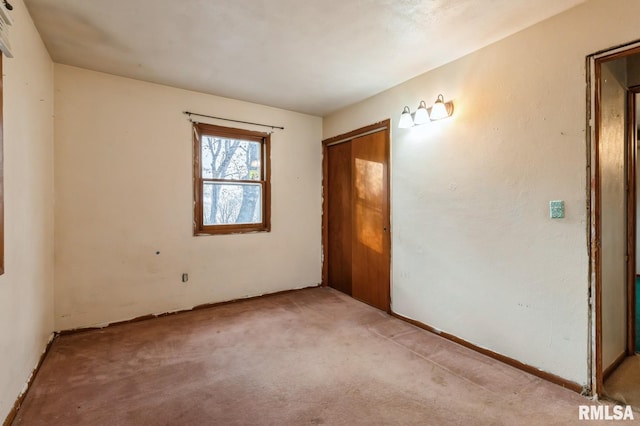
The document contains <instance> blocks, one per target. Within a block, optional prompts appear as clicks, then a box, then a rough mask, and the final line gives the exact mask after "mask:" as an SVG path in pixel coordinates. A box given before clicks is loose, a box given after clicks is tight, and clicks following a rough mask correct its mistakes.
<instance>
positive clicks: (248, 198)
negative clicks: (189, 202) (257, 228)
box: [202, 182, 262, 225]
mask: <svg viewBox="0 0 640 426" xmlns="http://www.w3.org/2000/svg"><path fill="white" fill-rule="evenodd" d="M202 189H203V191H202V193H203V196H202V207H203V209H202V211H203V215H204V217H203V223H204V224H205V225H231V224H245V223H261V222H262V185H260V184H228V183H211V182H206V183H204V186H203V188H202Z"/></svg>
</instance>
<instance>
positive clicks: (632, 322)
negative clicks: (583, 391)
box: [625, 90, 638, 355]
mask: <svg viewBox="0 0 640 426" xmlns="http://www.w3.org/2000/svg"><path fill="white" fill-rule="evenodd" d="M626 125H627V140H626V143H625V149H626V153H625V156H626V161H625V163H626V166H627V177H626V179H627V192H626V199H627V355H633V354H634V353H635V351H636V350H635V348H636V213H637V212H636V203H637V200H636V176H637V171H636V161H637V158H636V153H637V152H638V148H637V144H636V139H637V138H636V134H637V130H636V93H635V92H634V91H632V90H627V118H626Z"/></svg>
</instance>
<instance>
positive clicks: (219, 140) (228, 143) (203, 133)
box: [193, 123, 271, 235]
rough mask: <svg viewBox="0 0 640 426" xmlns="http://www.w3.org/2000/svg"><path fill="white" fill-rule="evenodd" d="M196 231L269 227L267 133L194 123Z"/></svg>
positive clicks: (237, 231) (202, 233)
mask: <svg viewBox="0 0 640 426" xmlns="http://www.w3.org/2000/svg"><path fill="white" fill-rule="evenodd" d="M193 134H194V142H193V173H194V191H193V196H194V235H206V234H229V233H240V232H258V231H266V232H268V231H269V230H270V193H269V192H270V191H269V190H270V184H269V174H270V170H269V167H270V164H269V158H270V156H269V152H270V145H271V140H270V136H269V134H267V133H260V132H253V131H248V130H241V129H231V128H227V127H220V126H213V125H209V124H201V123H194V125H193Z"/></svg>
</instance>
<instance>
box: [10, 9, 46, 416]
mask: <svg viewBox="0 0 640 426" xmlns="http://www.w3.org/2000/svg"><path fill="white" fill-rule="evenodd" d="M11 4H12V5H13V6H14V10H13V12H12V16H13V18H14V20H15V23H14V25H13V26H12V27H11V44H12V46H13V54H14V56H15V58H13V59H7V58H6V57H5V58H3V62H4V63H3V74H4V78H3V83H4V103H3V106H4V182H5V266H6V268H5V270H6V272H5V274H4V275H2V276H0V336H2V337H1V338H0V420H4V418H5V417H6V415H7V414H8V413H9V411H10V410H11V408H12V407H13V403H14V402H15V400H16V397H17V396H18V395H19V394H20V393H21V392H22V391H23V389H24V386H25V384H26V381H27V379H28V377H29V376H30V374H31V372H32V371H33V369H34V368H35V366H36V364H37V362H38V359H39V358H40V355H41V354H42V352H43V350H44V348H45V346H46V343H47V341H48V339H49V338H50V337H51V333H52V331H53V64H52V62H51V59H50V58H49V55H48V53H47V51H46V50H45V48H44V45H43V43H42V41H41V40H40V36H39V35H38V33H37V32H36V30H35V27H34V26H33V23H32V21H31V18H30V17H29V15H28V13H27V11H26V9H25V7H24V4H23V3H22V0H14V1H12V2H11Z"/></svg>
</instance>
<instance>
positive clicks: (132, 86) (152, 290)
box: [55, 64, 322, 330]
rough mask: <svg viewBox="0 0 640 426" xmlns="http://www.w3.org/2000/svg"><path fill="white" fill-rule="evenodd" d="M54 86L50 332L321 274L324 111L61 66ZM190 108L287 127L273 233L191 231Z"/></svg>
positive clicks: (278, 162)
mask: <svg viewBox="0 0 640 426" xmlns="http://www.w3.org/2000/svg"><path fill="white" fill-rule="evenodd" d="M55 94H56V98H55V113H56V128H55V138H56V149H55V161H56V192H55V194H56V209H55V215H56V228H55V230H56V263H55V267H56V268H55V279H56V294H55V317H56V323H55V326H56V329H57V330H61V329H70V328H76V327H85V326H94V325H101V324H106V323H109V322H113V321H119V320H126V319H129V318H132V317H136V316H140V315H145V314H150V313H162V312H167V311H173V310H179V309H185V308H190V307H193V306H194V305H198V304H204V303H212V302H219V301H226V300H231V299H238V298H243V297H247V296H255V295H260V294H265V293H271V292H276V291H280V290H286V289H293V288H300V287H306V286H313V285H317V284H318V283H319V282H320V280H321V241H320V237H321V228H320V225H321V216H320V215H321V155H322V154H321V144H320V141H321V138H322V122H321V118H319V117H313V116H309V115H303V114H299V113H294V112H289V111H284V110H279V109H275V108H268V107H264V106H259V105H255V104H250V103H246V102H240V101H235V100H230V99H225V98H220V97H215V96H210V95H204V94H199V93H195V92H189V91H185V90H179V89H174V88H170V87H165V86H160V85H155V84H150V83H144V82H140V81H135V80H130V79H125V78H120V77H115V76H111V75H107V74H101V73H97V72H93V71H87V70H82V69H79V68H74V67H69V66H65V65H58V64H56V65H55ZM186 110H189V111H193V112H200V113H203V114H208V115H214V116H222V117H229V118H235V119H239V120H246V121H254V122H259V123H267V124H275V125H279V126H284V127H285V130H278V131H276V132H275V133H274V134H273V136H272V148H271V159H272V163H271V164H272V176H271V177H272V206H271V212H272V215H271V217H272V231H271V232H270V233H259V234H245V235H217V236H204V237H193V236H192V232H193V231H192V215H193V213H192V156H191V151H192V148H191V146H192V145H191V144H192V142H191V126H190V123H189V121H188V120H187V118H186V116H185V115H184V114H182V111H186ZM217 124H224V123H217ZM156 251H159V252H160V254H159V255H156ZM182 273H188V274H189V281H188V283H186V284H183V283H182V282H181V279H180V278H181V274H182Z"/></svg>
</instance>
